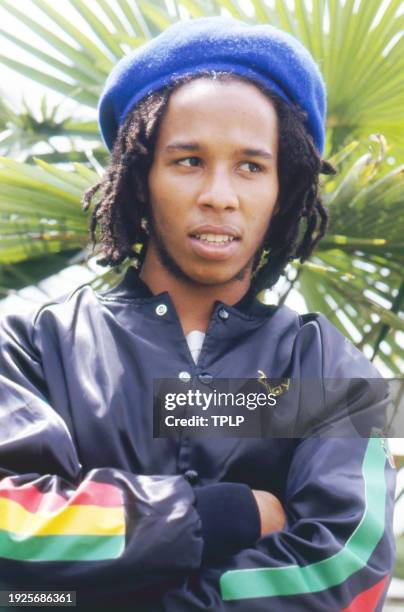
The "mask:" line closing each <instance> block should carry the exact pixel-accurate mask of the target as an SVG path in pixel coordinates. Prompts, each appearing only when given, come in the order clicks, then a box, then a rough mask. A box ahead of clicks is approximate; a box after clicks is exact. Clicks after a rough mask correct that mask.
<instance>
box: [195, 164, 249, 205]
mask: <svg viewBox="0 0 404 612" xmlns="http://www.w3.org/2000/svg"><path fill="white" fill-rule="evenodd" d="M198 205H199V206H202V207H203V208H211V209H217V210H235V209H237V208H238V207H239V198H238V195H237V192H236V190H235V186H234V181H233V180H232V177H231V176H230V175H229V172H228V171H226V170H223V169H217V170H215V171H212V172H209V173H208V174H207V175H206V177H205V180H204V183H203V185H202V189H201V191H200V194H199V196H198Z"/></svg>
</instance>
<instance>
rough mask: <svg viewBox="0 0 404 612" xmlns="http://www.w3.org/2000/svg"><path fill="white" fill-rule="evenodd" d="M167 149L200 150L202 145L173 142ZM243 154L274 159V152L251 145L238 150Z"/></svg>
mask: <svg viewBox="0 0 404 612" xmlns="http://www.w3.org/2000/svg"><path fill="white" fill-rule="evenodd" d="M165 150H166V151H168V152H170V151H193V152H194V151H200V150H201V146H200V145H199V144H198V143H197V142H172V143H171V144H169V145H167V146H166V149H165ZM237 152H238V153H239V154H241V155H247V156H249V157H264V158H265V159H273V155H272V153H270V151H267V150H266V149H252V148H250V147H248V148H246V149H240V150H239V151H237Z"/></svg>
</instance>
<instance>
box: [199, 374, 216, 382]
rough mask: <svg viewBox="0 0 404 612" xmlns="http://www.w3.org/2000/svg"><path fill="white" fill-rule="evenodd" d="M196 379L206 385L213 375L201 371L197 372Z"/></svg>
mask: <svg viewBox="0 0 404 612" xmlns="http://www.w3.org/2000/svg"><path fill="white" fill-rule="evenodd" d="M198 380H199V382H201V383H204V384H205V385H207V384H209V383H210V382H212V380H213V376H212V374H209V372H201V373H200V374H198Z"/></svg>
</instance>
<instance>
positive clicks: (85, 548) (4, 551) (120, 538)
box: [0, 530, 125, 561]
mask: <svg viewBox="0 0 404 612" xmlns="http://www.w3.org/2000/svg"><path fill="white" fill-rule="evenodd" d="M124 547H125V536H124V535H117V536H97V535H86V536H83V535H63V536H62V535H49V536H48V535H46V536H32V537H29V538H21V536H18V535H17V534H15V533H12V532H10V531H5V530H0V557H3V558H6V559H14V560H16V561H102V560H104V559H116V558H117V557H120V556H121V554H122V552H123V550H124Z"/></svg>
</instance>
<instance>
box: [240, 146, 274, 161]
mask: <svg viewBox="0 0 404 612" xmlns="http://www.w3.org/2000/svg"><path fill="white" fill-rule="evenodd" d="M240 153H242V154H243V155H248V156H251V157H265V158H266V159H273V155H272V153H270V152H269V151H267V150H266V149H250V148H248V149H241V151H240Z"/></svg>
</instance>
